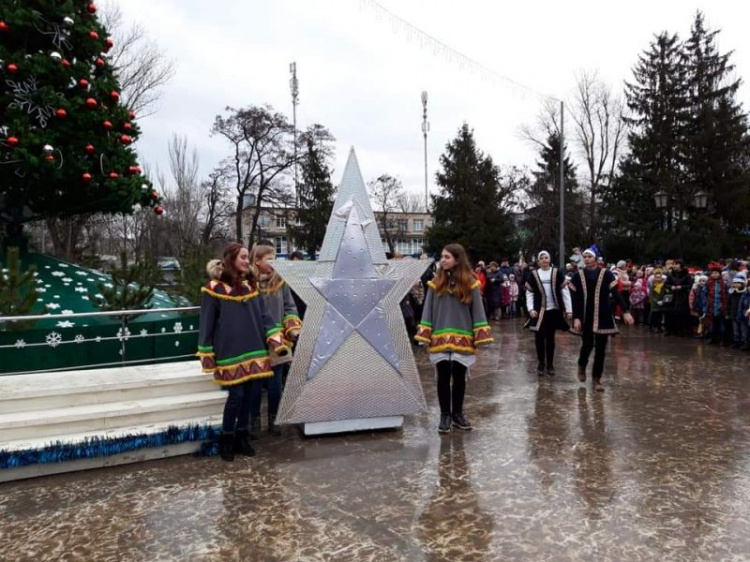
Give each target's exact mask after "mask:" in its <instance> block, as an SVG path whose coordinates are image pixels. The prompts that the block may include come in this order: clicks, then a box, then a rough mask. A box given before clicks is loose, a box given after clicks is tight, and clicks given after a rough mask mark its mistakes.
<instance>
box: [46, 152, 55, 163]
mask: <svg viewBox="0 0 750 562" xmlns="http://www.w3.org/2000/svg"><path fill="white" fill-rule="evenodd" d="M44 159H45V160H46V161H47V162H54V161H55V156H54V155H52V154H48V155H47V156H45V157H44Z"/></svg>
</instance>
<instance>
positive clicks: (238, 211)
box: [235, 195, 244, 242]
mask: <svg viewBox="0 0 750 562" xmlns="http://www.w3.org/2000/svg"><path fill="white" fill-rule="evenodd" d="M243 199H244V196H243V195H238V196H237V206H236V208H235V210H236V214H235V228H236V233H237V240H238V241H239V242H242V207H243V205H242V202H243Z"/></svg>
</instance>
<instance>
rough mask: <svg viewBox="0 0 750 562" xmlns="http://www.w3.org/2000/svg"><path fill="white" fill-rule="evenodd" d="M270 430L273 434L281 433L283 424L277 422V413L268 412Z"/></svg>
mask: <svg viewBox="0 0 750 562" xmlns="http://www.w3.org/2000/svg"><path fill="white" fill-rule="evenodd" d="M268 432H269V433H270V434H271V435H281V426H280V425H277V424H276V414H275V413H271V412H268Z"/></svg>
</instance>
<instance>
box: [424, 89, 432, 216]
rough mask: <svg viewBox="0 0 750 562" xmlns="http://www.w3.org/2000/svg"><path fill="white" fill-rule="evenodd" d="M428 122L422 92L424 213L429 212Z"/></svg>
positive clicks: (425, 94)
mask: <svg viewBox="0 0 750 562" xmlns="http://www.w3.org/2000/svg"><path fill="white" fill-rule="evenodd" d="M429 130H430V122H429V121H427V90H424V91H422V134H423V135H424V212H425V213H428V212H429V210H430V194H429V191H428V189H427V132H428V131H429Z"/></svg>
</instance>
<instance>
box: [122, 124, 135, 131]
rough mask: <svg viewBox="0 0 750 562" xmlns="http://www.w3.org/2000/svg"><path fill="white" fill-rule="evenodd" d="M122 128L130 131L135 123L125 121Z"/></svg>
mask: <svg viewBox="0 0 750 562" xmlns="http://www.w3.org/2000/svg"><path fill="white" fill-rule="evenodd" d="M122 128H123V129H124V130H126V131H130V130H132V129H133V125H131V124H130V123H123V124H122Z"/></svg>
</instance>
